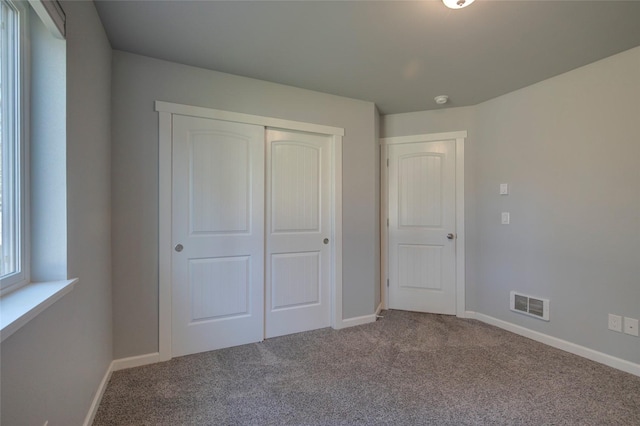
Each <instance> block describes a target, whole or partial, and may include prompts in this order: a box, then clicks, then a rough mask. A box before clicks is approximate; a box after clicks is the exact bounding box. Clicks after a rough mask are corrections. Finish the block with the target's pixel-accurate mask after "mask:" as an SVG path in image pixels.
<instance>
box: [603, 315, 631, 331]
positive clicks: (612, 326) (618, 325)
mask: <svg viewBox="0 0 640 426" xmlns="http://www.w3.org/2000/svg"><path fill="white" fill-rule="evenodd" d="M636 328H637V327H636ZM609 330H613V331H617V332H618V333H622V317H621V316H620V315H613V314H609Z"/></svg>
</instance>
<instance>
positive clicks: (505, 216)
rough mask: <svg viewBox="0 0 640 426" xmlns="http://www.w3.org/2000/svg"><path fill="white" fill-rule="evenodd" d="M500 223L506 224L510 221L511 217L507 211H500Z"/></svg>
mask: <svg viewBox="0 0 640 426" xmlns="http://www.w3.org/2000/svg"><path fill="white" fill-rule="evenodd" d="M501 219H502V224H503V225H508V224H509V222H511V217H510V215H509V212H502V217H501Z"/></svg>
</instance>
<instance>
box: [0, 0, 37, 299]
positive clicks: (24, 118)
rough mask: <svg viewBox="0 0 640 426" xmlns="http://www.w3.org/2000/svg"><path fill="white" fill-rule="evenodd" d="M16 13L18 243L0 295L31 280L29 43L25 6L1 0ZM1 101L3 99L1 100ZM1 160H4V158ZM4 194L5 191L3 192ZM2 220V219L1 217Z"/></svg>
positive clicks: (0, 288)
mask: <svg viewBox="0 0 640 426" xmlns="http://www.w3.org/2000/svg"><path fill="white" fill-rule="evenodd" d="M1 1H2V3H4V4H7V5H9V6H10V7H12V8H13V9H14V10H15V11H16V12H17V13H18V19H17V25H18V29H17V47H18V53H17V58H16V62H17V68H18V70H17V72H16V81H15V86H14V87H13V88H12V90H15V91H16V97H17V98H18V99H17V103H18V108H17V109H16V111H15V113H16V117H15V119H14V120H13V121H14V123H16V126H15V127H16V129H15V133H16V137H17V138H18V141H19V142H18V152H17V153H16V156H17V161H16V162H17V165H16V167H17V168H18V170H17V173H16V175H17V180H18V183H17V185H16V186H17V192H18V193H17V194H16V195H15V199H16V204H17V206H18V213H17V216H18V217H17V222H18V229H17V238H16V240H17V242H16V244H18V253H17V254H18V256H17V257H18V259H17V264H18V265H17V269H18V271H16V272H15V273H13V274H11V275H8V276H6V277H4V278H2V279H0V295H4V294H7V293H9V292H12V291H14V290H17V289H18V288H20V287H23V286H25V285H26V284H28V283H29V281H30V262H29V260H30V258H29V254H30V244H29V243H30V233H29V220H30V215H29V50H28V49H29V45H28V31H29V28H28V22H29V19H28V9H27V6H26V5H25V4H23V3H22V2H14V1H11V0H1ZM3 102H4V100H3ZM3 161H4V159H3ZM3 196H4V194H3ZM3 220H4V219H3Z"/></svg>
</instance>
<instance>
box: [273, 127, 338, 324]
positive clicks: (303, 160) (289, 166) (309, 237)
mask: <svg viewBox="0 0 640 426" xmlns="http://www.w3.org/2000/svg"><path fill="white" fill-rule="evenodd" d="M266 140H267V220H266V223H267V225H266V226H267V240H266V246H267V253H266V265H265V267H266V279H265V281H266V296H265V298H266V312H265V337H275V336H281V335H284V334H291V333H296V332H300V331H306V330H314V329H317V328H322V327H328V326H329V325H330V315H331V303H330V296H331V295H330V283H331V250H332V246H333V242H332V241H331V198H330V197H331V155H330V154H331V152H330V149H331V137H330V136H322V135H315V134H307V133H300V132H285V131H277V130H271V129H269V130H267V137H266Z"/></svg>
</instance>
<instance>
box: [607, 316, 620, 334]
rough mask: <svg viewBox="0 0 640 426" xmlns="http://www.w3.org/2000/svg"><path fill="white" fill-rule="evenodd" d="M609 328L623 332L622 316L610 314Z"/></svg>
mask: <svg viewBox="0 0 640 426" xmlns="http://www.w3.org/2000/svg"><path fill="white" fill-rule="evenodd" d="M609 330H613V331H617V332H619V333H622V317H621V316H620V315H614V314H609Z"/></svg>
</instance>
